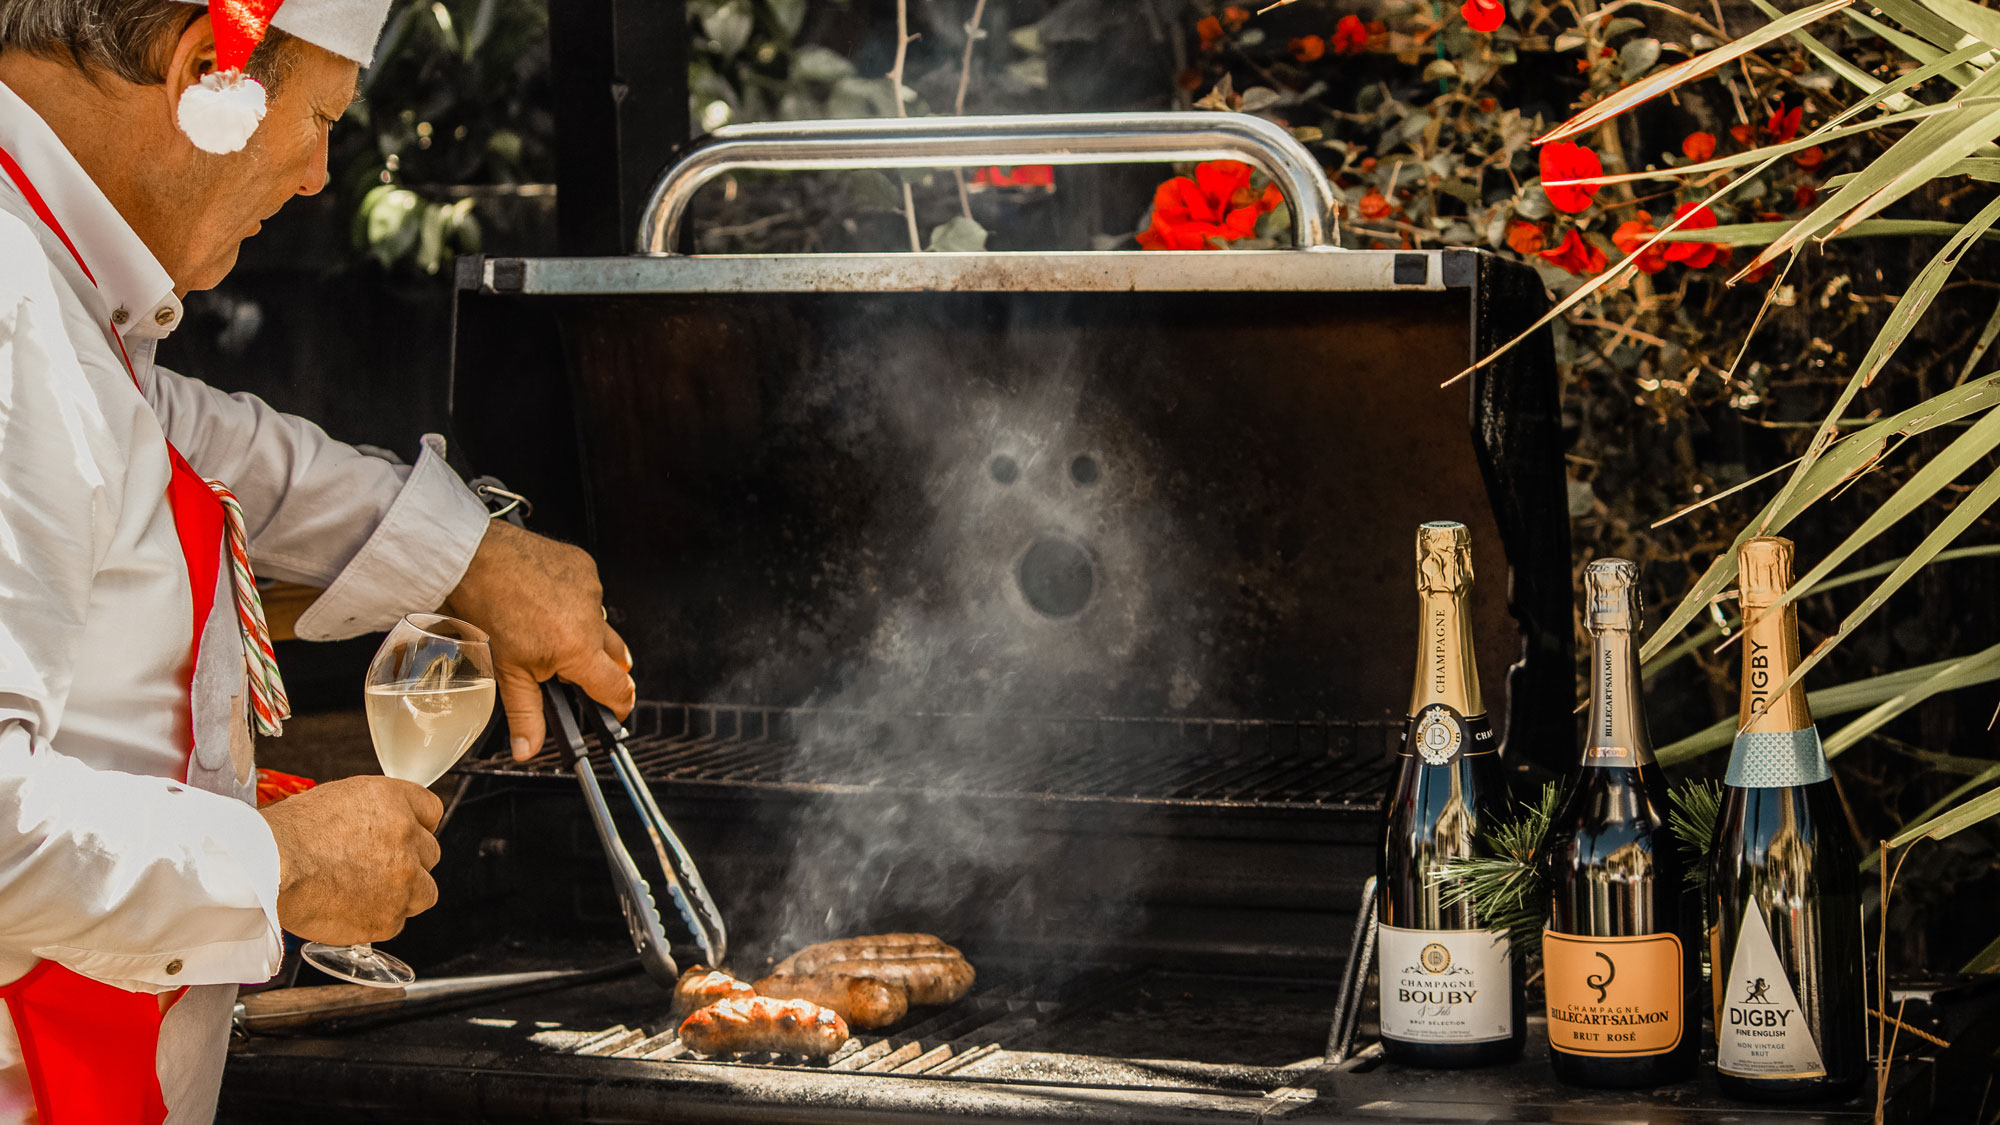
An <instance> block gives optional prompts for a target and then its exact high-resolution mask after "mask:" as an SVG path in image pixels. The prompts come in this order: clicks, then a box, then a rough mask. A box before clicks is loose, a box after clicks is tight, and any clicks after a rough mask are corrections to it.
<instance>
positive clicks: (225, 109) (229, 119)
mask: <svg viewBox="0 0 2000 1125" xmlns="http://www.w3.org/2000/svg"><path fill="white" fill-rule="evenodd" d="M264 108H265V95H264V85H263V83H261V82H259V81H257V80H256V79H255V78H252V77H250V76H249V75H247V74H244V73H243V72H241V71H230V72H228V73H227V74H216V73H209V74H205V75H203V76H202V79H201V81H200V82H199V83H197V84H195V85H193V86H189V87H188V88H187V89H186V90H183V91H182V92H181V103H180V106H179V107H178V112H177V113H176V114H175V119H176V120H177V121H179V123H180V127H181V132H183V133H186V134H187V135H188V139H189V140H191V141H193V142H194V146H195V147H196V148H198V149H201V150H202V151H203V152H213V153H218V154H220V153H228V152H239V151H241V150H242V148H243V146H244V145H245V144H247V143H249V141H250V134H252V133H254V132H256V131H257V123H258V122H260V121H262V120H264Z"/></svg>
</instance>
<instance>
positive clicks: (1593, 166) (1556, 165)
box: [1541, 141, 1604, 215]
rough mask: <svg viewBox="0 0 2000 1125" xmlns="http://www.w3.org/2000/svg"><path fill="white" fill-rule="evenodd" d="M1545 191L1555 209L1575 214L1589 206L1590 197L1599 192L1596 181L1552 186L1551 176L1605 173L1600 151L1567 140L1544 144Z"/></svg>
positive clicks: (1568, 177)
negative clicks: (1550, 182)
mask: <svg viewBox="0 0 2000 1125" xmlns="http://www.w3.org/2000/svg"><path fill="white" fill-rule="evenodd" d="M1541 158H1542V193H1543V194H1544V195H1547V196H1548V197H1549V202H1550V203H1551V204H1554V205H1555V209H1556V210H1558V211H1563V212H1566V213H1568V214H1571V215H1574V214H1576V213H1577V212H1578V211H1581V210H1583V209H1584V208H1586V207H1589V206H1590V197H1591V196H1593V195H1596V194H1597V187H1598V185H1596V184H1583V185H1579V186H1574V187H1550V186H1549V181H1551V180H1587V179H1590V178H1591V177H1593V176H1601V175H1603V174H1604V165H1603V163H1602V162H1601V161H1599V160H1598V159H1597V154H1596V153H1594V152H1592V151H1590V150H1589V149H1587V148H1585V147H1583V146H1582V145H1573V144H1570V143H1569V142H1567V141H1557V142H1555V143H1554V144H1546V145H1543V146H1542V152H1541Z"/></svg>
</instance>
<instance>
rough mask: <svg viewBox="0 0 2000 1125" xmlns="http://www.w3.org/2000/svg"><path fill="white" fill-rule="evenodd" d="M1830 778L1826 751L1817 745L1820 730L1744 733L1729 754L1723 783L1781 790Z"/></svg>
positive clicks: (1749, 787)
mask: <svg viewBox="0 0 2000 1125" xmlns="http://www.w3.org/2000/svg"><path fill="white" fill-rule="evenodd" d="M1832 776H1833V767H1831V766H1829V765H1828V764H1827V761H1826V750H1825V749H1824V748H1823V747H1821V746H1820V743H1819V728H1817V727H1807V728H1805V729H1804V730H1786V731H1762V730H1746V731H1743V732H1741V733H1739V734H1738V735H1737V736H1736V746H1735V748H1734V749H1733V750H1731V751H1730V754H1729V772H1728V773H1726V774H1724V775H1723V778H1722V780H1723V783H1724V784H1726V785H1733V786H1735V787H1736V788H1738V789H1780V788H1784V787H1786V786H1794V785H1811V784H1813V783H1815V782H1820V781H1825V780H1827V779H1828V778H1830V777H1832Z"/></svg>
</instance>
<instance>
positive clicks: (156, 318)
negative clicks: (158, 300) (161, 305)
mask: <svg viewBox="0 0 2000 1125" xmlns="http://www.w3.org/2000/svg"><path fill="white" fill-rule="evenodd" d="M173 322H174V310H172V309H161V310H160V311H159V312H156V313H154V314H153V323H154V324H157V325H159V326H160V327H162V328H165V327H166V326H167V325H169V324H172V323H173Z"/></svg>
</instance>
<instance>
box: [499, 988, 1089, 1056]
mask: <svg viewBox="0 0 2000 1125" xmlns="http://www.w3.org/2000/svg"><path fill="white" fill-rule="evenodd" d="M1119 983H1123V978H1121V977H1115V976H1113V975H1112V974H1107V973H1102V972H1098V973H1089V974H1083V975H1082V976H1081V977H1076V976H1073V977H1071V978H1069V979H1068V981H1066V982H1065V983H1064V984H1063V985H1060V986H1057V987H1055V988H1053V989H1052V988H1050V986H1049V985H1047V984H1046V983H1044V984H1041V985H1036V984H1034V983H1032V982H1030V981H1029V980H1027V979H1026V978H1015V979H1010V980H1007V981H1005V982H1003V983H1002V984H1000V985H998V986H996V987H992V988H987V989H983V990H981V991H979V992H977V993H975V994H973V995H971V996H968V997H967V998H965V999H964V1000H961V1001H959V1002H958V1003H957V1004H954V1005H952V1006H951V1007H949V1008H946V1009H944V1010H943V1011H941V1012H939V1013H938V1014H936V1015H934V1016H932V1017H931V1018H929V1019H926V1020H923V1021H921V1022H919V1023H916V1024H912V1025H911V1026H909V1027H906V1028H903V1029H902V1030H900V1031H897V1032H895V1033H894V1034H891V1035H885V1036H873V1035H868V1034H866V1033H857V1034H856V1035H855V1036H854V1037H853V1038H852V1039H849V1040H848V1041H847V1042H846V1043H845V1044H844V1045H842V1046H841V1048H840V1050H838V1051H836V1052H835V1053H834V1054H833V1055H832V1056H831V1057H829V1058H826V1059H819V1060H812V1061H805V1060H800V1059H798V1058H795V1057H787V1056H779V1055H768V1054H750V1055H736V1056H732V1057H731V1058H729V1059H725V1060H715V1059H706V1058H702V1057H700V1056H696V1055H694V1054H693V1053H692V1052H690V1051H689V1050H688V1049H687V1047H686V1046H685V1045H684V1044H682V1043H681V1042H680V1038H679V1036H678V1035H676V1034H675V1031H674V1025H673V1024H669V1025H668V1027H667V1028H666V1029H665V1030H663V1031H661V1032H659V1033H657V1034H654V1035H647V1034H646V1032H645V1031H644V1030H643V1029H642V1028H633V1027H627V1026H626V1025H624V1024H618V1025H616V1026H613V1027H608V1028H605V1029H604V1030H602V1031H596V1032H589V1033H582V1034H581V1037H580V1038H579V1037H578V1036H579V1033H577V1032H554V1033H543V1034H542V1035H540V1036H538V1037H537V1041H538V1042H541V1043H543V1044H544V1045H547V1046H551V1047H556V1048H557V1049H558V1050H560V1051H562V1053H564V1054H568V1055H584V1056H590V1057H597V1058H614V1059H644V1060H648V1061H652V1062H674V1061H678V1060H688V1061H694V1060H696V1059H701V1061H709V1062H713V1061H734V1062H744V1063H763V1064H768V1063H778V1064H787V1065H794V1066H801V1067H806V1068H810V1069H815V1070H833V1071H845V1072H849V1073H857V1074H896V1075H904V1076H914V1075H925V1076H929V1077H933V1078H935V1077H940V1076H943V1075H946V1074H950V1073H952V1072H953V1071H956V1070H958V1069H960V1068H962V1067H964V1066H967V1065H969V1064H971V1063H973V1062H975V1061H977V1060H978V1059H980V1058H983V1057H985V1056H986V1055H989V1054H992V1053H993V1052H995V1051H999V1050H1002V1049H1004V1048H1005V1047H1007V1046H1008V1045H1010V1044H1012V1043H1017V1042H1019V1041H1021V1040H1022V1039H1024V1038H1025V1037H1026V1036H1027V1035H1028V1034H1029V1033H1031V1032H1033V1031H1035V1030H1037V1029H1038V1028H1040V1027H1041V1026H1042V1025H1044V1024H1046V1023H1048V1022H1051V1021H1052V1020H1054V1019H1056V1018H1058V1017H1059V1016H1060V1015H1061V1014H1063V1013H1064V1012H1065V1011H1066V1010H1067V1009H1068V1008H1069V1007H1071V1006H1072V1005H1073V1004H1074V1003H1076V1002H1077V1001H1076V1000H1074V999H1072V1000H1070V1001H1063V1000H1054V999H1049V996H1051V995H1059V994H1070V995H1072V996H1080V997H1081V998H1082V1001H1083V1002H1085V1003H1087V1002H1088V1001H1089V1000H1090V999H1094V998H1095V997H1098V996H1101V995H1103V994H1104V991H1105V990H1106V989H1107V988H1109V987H1113V986H1115V985H1117V984H1119Z"/></svg>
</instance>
